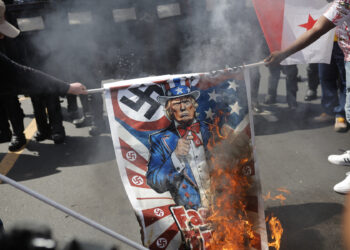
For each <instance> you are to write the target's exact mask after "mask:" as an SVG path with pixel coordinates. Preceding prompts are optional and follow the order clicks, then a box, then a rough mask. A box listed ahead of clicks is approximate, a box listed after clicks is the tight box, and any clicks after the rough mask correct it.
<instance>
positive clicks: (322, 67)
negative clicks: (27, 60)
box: [318, 42, 346, 117]
mask: <svg viewBox="0 0 350 250" xmlns="http://www.w3.org/2000/svg"><path fill="white" fill-rule="evenodd" d="M318 67H319V70H318V71H319V78H320V83H321V88H322V98H321V104H322V106H323V108H324V109H325V112H326V113H327V114H335V115H336V116H337V117H339V116H340V117H345V109H344V106H345V98H346V87H345V86H346V80H345V64H344V54H343V52H342V50H341V49H340V47H339V45H338V43H337V42H334V45H333V50H332V57H331V63H330V64H325V63H320V64H319V66H318Z"/></svg>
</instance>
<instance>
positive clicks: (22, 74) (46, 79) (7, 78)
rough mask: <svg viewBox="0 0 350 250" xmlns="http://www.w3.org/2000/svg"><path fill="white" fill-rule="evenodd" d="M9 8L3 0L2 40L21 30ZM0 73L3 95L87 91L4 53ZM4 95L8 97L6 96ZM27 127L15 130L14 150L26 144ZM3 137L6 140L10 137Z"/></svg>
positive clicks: (0, 5)
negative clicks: (10, 18)
mask: <svg viewBox="0 0 350 250" xmlns="http://www.w3.org/2000/svg"><path fill="white" fill-rule="evenodd" d="M5 10H6V7H5V4H4V2H3V1H1V0H0V39H3V38H4V37H5V36H7V37H10V38H14V37H16V36H18V35H19V33H20V31H19V30H18V29H17V28H15V27H14V26H12V25H11V24H10V23H8V22H7V21H6V20H5ZM0 76H1V77H2V82H1V84H0V94H1V95H12V96H13V95H17V94H30V95H37V94H45V95H48V94H55V95H66V94H74V95H80V94H87V91H86V87H85V86H84V85H83V84H81V83H78V82H75V83H71V84H68V83H66V82H64V81H61V80H59V79H57V78H55V77H52V76H50V75H48V74H45V73H43V72H41V71H38V70H35V69H32V68H30V67H27V66H23V65H20V64H18V63H16V62H14V61H12V60H11V59H9V58H8V57H7V56H5V55H4V54H3V53H1V52H0ZM1 98H4V96H2V97H1ZM17 101H18V100H17ZM20 114H23V113H20ZM22 119H23V117H22ZM12 125H13V124H12ZM22 125H23V121H22ZM19 127H21V126H19ZM17 130H18V131H17ZM23 130H24V128H23V129H22V128H20V129H16V131H15V129H14V133H13V136H12V139H11V143H10V146H9V150H10V151H17V150H19V149H20V148H21V147H22V146H24V145H25V144H26V139H25V137H24V134H23ZM1 134H4V137H5V136H6V131H1ZM3 139H4V140H5V139H6V138H3ZM5 141H6V140H5Z"/></svg>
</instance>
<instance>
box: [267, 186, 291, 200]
mask: <svg viewBox="0 0 350 250" xmlns="http://www.w3.org/2000/svg"><path fill="white" fill-rule="evenodd" d="M277 191H280V192H283V193H286V194H290V191H289V190H287V189H285V188H277ZM263 199H264V201H266V200H273V201H275V200H279V201H280V202H281V204H284V203H283V202H284V201H285V200H286V199H287V198H286V197H285V196H284V195H283V194H278V195H275V196H271V192H270V191H269V192H267V195H263Z"/></svg>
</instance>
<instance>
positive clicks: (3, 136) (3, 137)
mask: <svg viewBox="0 0 350 250" xmlns="http://www.w3.org/2000/svg"><path fill="white" fill-rule="evenodd" d="M11 137H12V133H11V131H10V130H7V131H3V130H0V143H3V142H9V141H11Z"/></svg>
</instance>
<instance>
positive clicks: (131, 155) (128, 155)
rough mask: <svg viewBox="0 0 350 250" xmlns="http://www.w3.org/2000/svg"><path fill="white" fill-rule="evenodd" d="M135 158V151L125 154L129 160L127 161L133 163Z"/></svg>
mask: <svg viewBox="0 0 350 250" xmlns="http://www.w3.org/2000/svg"><path fill="white" fill-rule="evenodd" d="M136 157H137V155H136V153H135V151H132V150H131V151H129V152H127V153H126V158H127V159H128V160H129V161H135V160H136Z"/></svg>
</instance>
